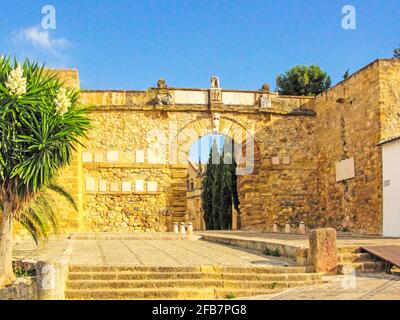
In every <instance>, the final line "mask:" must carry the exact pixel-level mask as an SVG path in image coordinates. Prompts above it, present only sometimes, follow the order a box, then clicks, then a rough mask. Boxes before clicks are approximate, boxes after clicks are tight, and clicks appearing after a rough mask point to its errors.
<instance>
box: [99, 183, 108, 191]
mask: <svg viewBox="0 0 400 320" xmlns="http://www.w3.org/2000/svg"><path fill="white" fill-rule="evenodd" d="M99 191H100V192H107V181H105V180H100V181H99Z"/></svg>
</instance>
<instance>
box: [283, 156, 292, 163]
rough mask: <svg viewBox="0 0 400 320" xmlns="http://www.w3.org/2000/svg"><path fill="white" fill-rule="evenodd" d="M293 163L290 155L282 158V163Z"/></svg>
mask: <svg viewBox="0 0 400 320" xmlns="http://www.w3.org/2000/svg"><path fill="white" fill-rule="evenodd" d="M290 163H291V159H290V157H283V159H282V164H286V165H287V164H290Z"/></svg>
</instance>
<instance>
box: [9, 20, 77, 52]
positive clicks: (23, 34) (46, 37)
mask: <svg viewBox="0 0 400 320" xmlns="http://www.w3.org/2000/svg"><path fill="white" fill-rule="evenodd" d="M50 32H51V31H49V30H43V29H41V28H40V27H39V26H33V27H28V28H25V29H21V30H19V31H18V32H14V33H13V34H12V41H13V43H14V44H15V45H24V44H30V45H32V46H34V47H35V48H36V49H39V50H42V51H46V52H48V53H50V54H52V55H54V56H56V57H58V58H63V54H62V49H64V48H66V47H67V46H69V45H70V44H69V42H68V41H67V39H66V38H54V37H53V36H52V35H51V33H50Z"/></svg>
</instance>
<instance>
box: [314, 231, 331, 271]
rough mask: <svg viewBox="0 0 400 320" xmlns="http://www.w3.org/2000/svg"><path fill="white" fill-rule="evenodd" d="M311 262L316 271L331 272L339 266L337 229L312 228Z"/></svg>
mask: <svg viewBox="0 0 400 320" xmlns="http://www.w3.org/2000/svg"><path fill="white" fill-rule="evenodd" d="M308 259H309V262H310V263H311V264H312V265H313V266H314V268H315V271H316V272H331V271H335V268H336V267H337V264H338V261H337V249H336V230H335V229H333V228H324V229H316V230H312V231H311V233H310V236H309V253H308Z"/></svg>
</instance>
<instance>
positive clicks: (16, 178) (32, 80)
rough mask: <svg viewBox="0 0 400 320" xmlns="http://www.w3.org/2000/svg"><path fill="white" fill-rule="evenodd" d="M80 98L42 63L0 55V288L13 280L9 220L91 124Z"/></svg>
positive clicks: (64, 162)
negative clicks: (80, 105) (0, 212)
mask: <svg viewBox="0 0 400 320" xmlns="http://www.w3.org/2000/svg"><path fill="white" fill-rule="evenodd" d="M78 97H79V93H78V92H75V91H73V90H72V89H67V88H65V87H64V86H63V83H62V82H61V81H59V80H58V79H57V78H56V77H55V76H54V75H52V74H51V73H49V72H46V71H45V69H44V67H43V66H39V65H38V64H37V63H31V62H30V61H29V60H25V61H24V63H23V64H22V65H20V64H18V62H17V61H16V59H14V60H13V61H11V59H10V58H0V203H1V209H2V214H1V215H2V217H1V218H2V219H1V223H0V225H1V227H0V288H1V287H4V286H6V285H9V284H11V283H12V282H13V281H14V280H15V276H14V272H13V269H12V222H13V218H14V217H16V216H17V214H18V212H24V210H28V209H26V208H28V206H29V203H30V202H31V201H32V200H34V199H35V198H36V199H37V196H38V194H39V193H40V192H43V190H44V189H45V188H46V186H48V185H49V184H50V183H51V182H52V180H53V179H54V177H55V176H56V175H57V172H58V171H59V169H60V168H62V167H63V166H65V165H67V164H69V162H70V160H71V156H72V152H73V150H74V145H76V144H79V140H78V139H79V138H80V137H82V136H84V135H85V132H86V131H87V130H88V129H89V127H90V122H89V117H88V112H87V111H88V109H87V108H81V107H79V106H78Z"/></svg>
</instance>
